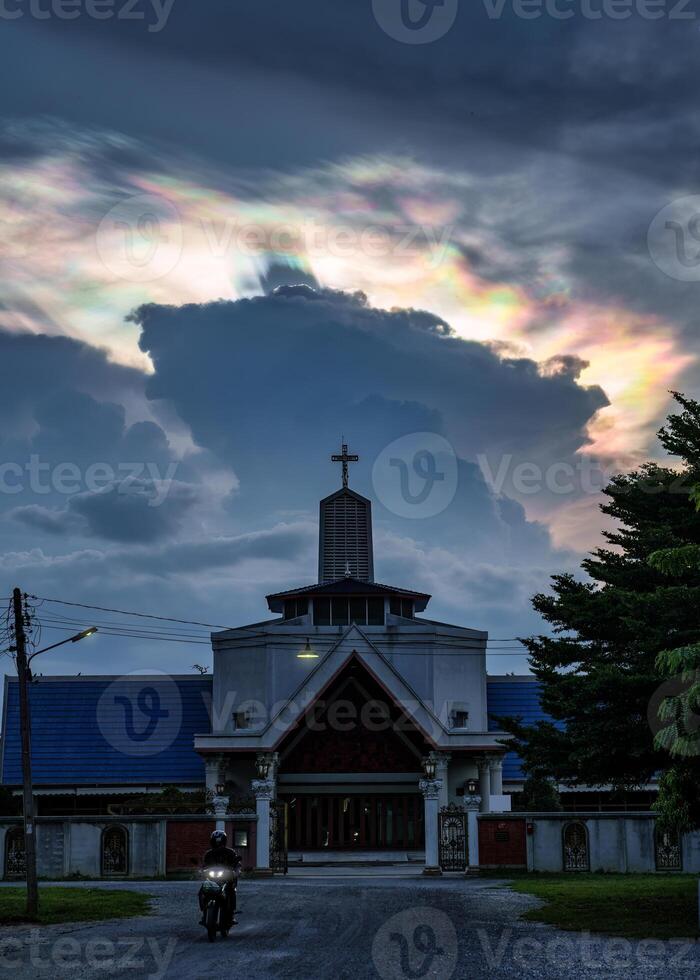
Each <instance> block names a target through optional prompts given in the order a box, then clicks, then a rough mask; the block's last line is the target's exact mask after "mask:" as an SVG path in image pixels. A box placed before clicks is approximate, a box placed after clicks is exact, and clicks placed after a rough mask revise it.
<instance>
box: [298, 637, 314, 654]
mask: <svg viewBox="0 0 700 980" xmlns="http://www.w3.org/2000/svg"><path fill="white" fill-rule="evenodd" d="M297 660H318V654H317V653H316V651H315V650H312V649H311V644H310V643H309V638H308V636H307V637H306V646H305V647H304V649H303V650H300V651H299V653H298V654H297Z"/></svg>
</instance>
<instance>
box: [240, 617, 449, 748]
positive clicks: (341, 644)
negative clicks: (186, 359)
mask: <svg viewBox="0 0 700 980" xmlns="http://www.w3.org/2000/svg"><path fill="white" fill-rule="evenodd" d="M353 657H355V658H356V659H357V660H358V661H359V662H360V663H361V664H362V666H363V667H364V668H365V669H366V670H367V671H368V673H369V674H370V675H371V676H372V677H373V679H374V680H375V681H376V683H377V684H379V686H380V687H381V688H382V689H383V690H384V692H385V693H386V695H387V698H388V699H389V700H390V701H392V702H393V703H394V704H395V705H396V706H397V707H398V708H400V709H401V711H402V712H404V713H405V714H406V716H407V717H408V718H409V719H410V720H411V722H412V723H413V724H414V725H415V727H416V728H417V729H418V730H419V731H420V732H421V734H422V735H423V736H424V738H425V739H426V741H427V742H428V743H430V744H431V745H433V746H435V747H437V746H438V745H439V744H440V742H441V741H442V737H443V736H445V735H446V731H445V728H444V726H443V725H442V723H441V722H440V720H439V718H438V717H437V716H436V715H435V714H434V713H433V712H432V711H431V710H430V709H429V708H428V707H427V706H426V705H425V703H424V702H423V701H422V700H421V699H420V698H419V696H418V695H417V694H416V692H415V691H414V690H413V688H411V687H410V685H408V684H407V683H406V681H405V680H404V679H403V678H402V677H401V675H400V674H399V673H398V672H397V671H396V669H395V668H394V667H393V666H392V665H391V664H390V663H389V661H388V660H387V659H386V657H385V656H384V655H383V654H382V652H381V651H380V650H379V649H378V648H377V647H376V646H375V645H374V643H372V641H371V640H370V639H369V638H368V637H367V636H366V635H365V633H363V631H362V630H361V629H360V627H359V626H357V625H356V624H353V625H352V626H349V627H348V629H347V630H346V631H345V633H343V635H342V636H341V637H340V638H339V639H338V642H337V643H336V644H334V646H332V647H331V649H330V650H329V651H328V652H327V653H326V655H325V656H324V657H323V659H322V660H321V661H320V662H319V663H318V664H317V666H316V667H314V669H313V670H312V671H311V673H310V674H309V676H308V677H307V678H306V680H305V681H304V682H303V683H302V684H300V685H299V687H298V688H297V689H296V691H295V692H294V693H293V694H292V696H291V697H290V698H289V699H288V701H287V703H286V705H285V707H284V708H282V709H281V710H280V711H279V712H278V713H277V714H276V715H275V716H274V717H273V718H271V719H270V722H269V724H268V725H267V726H266V728H265V729H264V730H263V732H262V734H261V736H260V741H259V743H258V744H259V747H260V748H262V749H270V750H274V749H276V748H277V746H278V745H279V744H280V743H281V742H282V740H283V739H284V738H285V737H286V736H287V735H288V734H289V732H290V731H291V730H292V729H293V728H294V727H295V726H296V725H298V724H299V723H300V722H301V721H302V720H303V719H304V717H305V716H306V715H307V714H308V712H309V711H311V710H312V708H313V705H314V704H315V703H316V702H317V701H318V700H319V699H321V698H322V697H323V695H324V694H325V693H326V691H327V690H328V688H329V687H330V685H331V684H332V683H333V682H334V681H335V679H336V678H337V676H338V675H339V673H340V671H341V670H342V669H343V667H345V666H346V665H347V664H348V663H349V661H350V660H351V659H352V658H353Z"/></svg>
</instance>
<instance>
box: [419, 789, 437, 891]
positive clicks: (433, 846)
mask: <svg viewBox="0 0 700 980" xmlns="http://www.w3.org/2000/svg"><path fill="white" fill-rule="evenodd" d="M441 786H442V780H440V779H421V781H420V782H419V783H418V787H419V789H420V791H421V793H422V794H423V805H424V807H425V867H424V868H423V874H424V875H440V874H442V871H441V870H440V856H439V848H438V809H439V807H440V789H441Z"/></svg>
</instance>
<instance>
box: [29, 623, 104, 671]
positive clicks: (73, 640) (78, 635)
mask: <svg viewBox="0 0 700 980" xmlns="http://www.w3.org/2000/svg"><path fill="white" fill-rule="evenodd" d="M93 633H97V627H96V626H91V627H90V629H87V630H83V632H82V633H76V634H75V636H69V637H68V638H67V639H65V640H59V641H58V643H52V644H51V646H49V647H42V649H41V650H35V651H34V653H32V654H31V655H30V656H29V657H27V665H29V664H30V663H31V662H32V660H33V659H34V657H38V656H39V654H40V653H46V652H47V651H48V650H55V649H56V647H62V646H63V645H64V644H65V643H77V642H78V640H82V639H84V638H85V637H86V636H92V634H93Z"/></svg>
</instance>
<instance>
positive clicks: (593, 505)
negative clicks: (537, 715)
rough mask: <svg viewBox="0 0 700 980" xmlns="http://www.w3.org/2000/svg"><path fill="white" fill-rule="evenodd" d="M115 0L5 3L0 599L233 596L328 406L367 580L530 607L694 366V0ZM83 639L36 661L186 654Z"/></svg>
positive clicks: (286, 505)
mask: <svg viewBox="0 0 700 980" xmlns="http://www.w3.org/2000/svg"><path fill="white" fill-rule="evenodd" d="M122 7H123V4H121V2H120V0H117V2H116V4H115V6H114V8H113V14H114V16H112V17H110V18H108V19H104V20H97V19H95V17H94V16H90V12H91V10H92V8H91V7H90V5H89V3H88V4H83V3H81V5H80V7H79V11H78V13H79V15H78V16H77V17H75V18H74V19H61V17H60V16H59V13H60V8H55V7H52V6H51V4H50V3H48V2H47V4H46V5H45V10H46V12H47V14H48V15H47V16H46V17H45V18H44V19H40V20H39V19H36V18H35V17H33V16H32V14H31V11H30V8H29V7H28V5H26V4H22V3H20V2H19V0H18V3H17V5H16V12H18V13H19V16H17V17H15V18H14V19H5V23H3V24H2V31H1V32H0V55H1V61H0V63H1V64H2V66H3V73H4V76H5V77H4V84H3V85H2V87H1V88H0V123H1V124H2V129H1V131H0V222H1V223H2V228H3V235H2V245H0V263H1V264H2V270H1V271H2V275H1V276H0V364H2V368H3V385H2V387H1V388H0V451H1V453H0V455H1V458H0V467H2V469H0V533H1V534H2V546H1V547H0V567H1V568H2V587H1V588H0V595H7V594H9V590H10V589H11V588H12V586H13V585H15V584H19V585H21V586H22V587H23V588H24V589H26V590H27V591H29V592H32V593H35V594H36V595H40V596H49V597H58V598H63V599H67V600H72V601H75V602H87V603H94V604H98V605H105V606H115V607H118V608H122V609H127V610H142V611H145V612H155V613H160V614H162V615H167V616H175V617H181V618H187V619H194V620H203V621H206V622H213V623H217V624H231V625H235V624H238V623H243V622H250V621H255V620H257V619H261V618H264V616H265V615H266V609H265V605H264V602H263V598H262V597H263V596H264V594H265V593H266V592H269V591H272V590H275V589H280V588H286V587H289V586H291V585H294V584H297V583H300V584H301V583H306V582H309V581H311V580H312V579H313V576H314V571H315V548H316V534H317V530H316V518H317V504H318V499H319V498H320V497H321V496H323V495H325V494H326V493H328V492H330V491H331V490H333V489H334V488H335V487H336V486H337V485H338V481H339V474H338V473H337V472H336V471H335V469H337V468H335V469H334V467H332V466H331V463H330V461H329V456H330V454H331V452H333V451H337V448H338V446H339V443H340V441H341V436H342V435H345V437H346V438H347V440H348V441H349V442H350V444H351V449H352V450H354V451H356V452H358V453H359V454H360V456H361V460H360V463H359V464H357V466H356V467H355V468H354V471H353V474H352V477H351V485H352V486H354V487H355V488H356V489H358V490H359V491H360V492H362V493H366V494H367V495H369V496H370V497H371V498H372V500H373V503H374V512H375V550H376V559H375V568H376V572H377V576H378V578H380V579H382V580H384V581H388V582H391V583H394V584H399V585H405V586H407V587H412V588H420V589H424V590H426V591H430V592H432V593H433V594H434V596H435V598H434V600H433V604H432V605H431V606H430V612H431V614H432V615H433V617H434V618H439V617H443V618H444V619H446V620H447V621H449V622H458V623H463V624H464V625H468V626H473V627H476V628H481V629H488V630H489V631H490V632H491V635H492V636H494V637H512V636H516V635H523V634H525V633H528V632H532V631H534V630H537V629H538V628H539V626H540V624H539V622H538V619H537V617H536V616H535V615H534V614H533V613H532V611H531V609H530V606H529V598H530V596H531V595H532V594H533V593H534V592H535V591H539V590H546V588H547V583H548V577H549V575H551V574H552V573H553V572H554V571H561V570H564V569H575V568H576V566H577V564H578V562H579V560H580V558H581V556H582V555H583V554H584V553H585V552H586V551H587V550H588V549H590V548H592V547H595V546H596V545H597V544H598V543H599V541H600V537H599V532H600V528H601V527H602V518H601V515H600V514H599V512H598V509H597V507H598V503H599V495H598V493H597V490H598V488H599V487H600V485H601V482H603V481H604V478H605V474H609V473H612V472H615V471H616V470H617V469H620V468H630V467H632V466H634V465H635V464H637V463H638V462H639V461H641V460H643V459H645V458H647V457H648V456H655V455H657V454H658V452H659V450H658V445H657V442H656V437H655V432H656V430H657V429H658V427H659V425H660V423H661V421H662V420H663V417H664V415H665V413H666V412H667V411H668V409H669V407H670V404H669V401H670V398H669V394H668V392H669V389H672V388H675V389H682V390H684V391H685V392H687V393H688V394H697V388H698V384H697V355H698V351H697V346H698V341H697V337H698V331H697V328H696V320H697V309H698V288H699V287H698V282H699V281H700V231H698V230H697V229H698V228H700V221H697V223H695V222H696V218H697V216H698V215H700V197H695V195H696V194H698V193H700V192H699V191H698V186H697V185H698V177H697V173H696V170H697V166H698V164H697V160H698V152H697V150H698V147H697V142H698V122H697V112H696V108H695V102H696V97H697V81H698V67H697V65H698V59H697V49H698V43H699V42H700V35H699V28H700V23H699V22H698V16H697V14H696V6H695V5H694V4H693V3H690V4H687V5H686V4H684V3H680V4H679V3H678V2H677V0H671V2H669V3H668V4H666V5H665V6H664V5H661V6H659V5H655V6H653V7H652V8H650V9H647V5H646V4H645V3H644V0H630V2H629V3H628V4H626V5H625V3H624V2H621V0H588V2H586V0H578V2H573V0H572V2H566V0H556V2H555V0H548V2H547V4H545V3H544V2H543V4H542V5H541V7H536V6H533V5H525V7H524V8H523V7H521V6H520V5H519V4H518V3H517V2H516V3H513V2H512V0H508V2H502V0H478V2H469V3H468V2H466V0H445V3H444V4H443V5H442V6H436V7H435V8H434V9H432V7H431V5H430V4H429V5H427V6H426V5H425V4H423V3H422V2H421V0H408V4H407V6H406V9H405V10H404V15H403V19H402V12H401V10H402V3H401V0H374V2H372V0H356V2H352V3H350V2H342V0H306V2H304V3H303V4H290V3H286V2H282V0H229V2H224V0H202V2H201V3H194V2H192V0H174V2H173V3H172V4H170V5H168V4H167V3H166V4H164V5H163V6H161V4H160V2H159V0H156V2H155V3H153V2H150V0H148V2H147V0H140V2H139V3H138V4H136V5H135V6H134V8H133V10H132V13H131V16H130V17H129V18H128V19H127V18H126V17H125V16H124V14H123V11H121V8H122ZM13 9H14V8H13ZM57 9H58V13H57V12H56V11H57ZM120 11H121V13H120ZM523 14H526V15H527V16H523ZM596 14H600V16H596ZM137 15H142V16H137ZM569 15H570V16H569ZM406 17H408V18H409V19H408V21H407V20H406ZM423 21H425V24H424V26H423V27H420V26H419V25H420V24H421V23H423ZM411 25H412V26H411ZM300 284H303V285H300ZM426 454H427V455H426ZM397 459H399V460H403V463H404V464H405V467H406V472H407V473H408V474H409V476H410V480H411V481H413V482H409V486H408V495H406V494H405V493H403V492H402V491H401V489H400V485H399V482H398V481H399V479H400V476H401V466H400V465H398V464H397V463H396V460H397ZM426 459H432V460H433V461H434V462H435V465H436V466H437V470H436V472H438V473H439V476H440V478H439V479H438V480H437V481H436V482H435V485H434V488H433V490H431V491H430V493H428V495H427V501H428V502H427V504H426V505H425V506H423V505H422V504H413V503H411V501H412V500H415V499H417V498H418V497H420V492H421V488H422V487H423V483H424V480H425V476H424V475H423V476H422V475H421V474H425V473H426V472H428V471H426V470H425V469H424V465H425V460H426ZM391 460H394V462H393V463H392V462H391ZM421 461H422V462H421ZM443 477H444V479H443ZM394 478H395V482H394V483H392V480H394ZM431 486H432V484H431ZM433 493H434V494H435V495H434V496H431V494H433ZM42 610H43V611H42V614H41V615H42V617H43V618H44V620H45V630H44V637H45V638H46V637H49V638H50V639H51V640H55V639H56V638H57V637H58V636H61V635H63V634H62V633H61V632H60V630H59V629H58V628H56V629H54V630H53V631H52V632H50V628H51V627H52V626H53V627H59V626H61V624H60V623H58V622H57V621H56V619H55V617H56V613H60V614H61V615H64V616H66V617H67V618H69V617H77V620H80V621H81V622H82V619H81V617H83V616H85V617H87V618H88V619H89V618H90V616H91V615H92V614H90V613H88V612H87V611H85V612H84V613H77V612H76V611H75V610H73V612H72V613H71V612H70V607H63V608H61V607H59V606H53V605H51V604H45V605H44V606H43V607H42ZM94 616H97V614H94ZM105 618H108V617H106V616H105ZM122 618H123V617H122ZM51 619H53V622H49V620H51ZM63 628H64V629H65V630H68V629H69V628H71V625H70V624H67V623H65V624H63ZM181 638H182V637H181ZM199 638H200V639H203V638H204V631H202V633H201V636H200V637H199ZM86 655H87V654H86V653H85V651H84V648H83V649H81V647H71V648H70V650H68V652H67V653H65V652H63V651H60V652H58V653H57V654H56V656H55V657H54V658H53V659H52V660H51V663H50V664H49V663H47V664H46V667H45V669H46V670H47V671H51V672H59V671H62V670H65V671H67V672H77V671H78V670H81V671H83V672H84V673H85V672H87V671H88V670H90V669H96V670H100V671H101V670H103V669H104V670H112V669H113V667H114V663H115V661H118V663H119V666H120V669H122V668H123V669H136V668H144V669H146V668H159V669H182V670H189V669H190V667H191V664H192V663H194V662H200V663H201V662H204V661H206V660H207V658H208V654H207V648H206V646H205V645H201V646H191V647H190V646H188V645H186V644H180V643H167V644H166V643H163V642H156V641H154V640H152V639H147V638H145V637H139V638H134V639H131V640H125V639H123V638H117V637H109V636H106V635H105V636H101V637H99V639H97V638H96V639H95V640H94V641H93V643H92V646H91V648H90V653H89V656H90V663H89V664H86V663H85V656H86ZM522 666H523V661H522V659H521V658H517V657H513V658H505V657H498V658H496V657H494V659H493V661H492V662H491V664H490V669H491V670H492V672H503V671H505V670H509V669H520V668H522Z"/></svg>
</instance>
